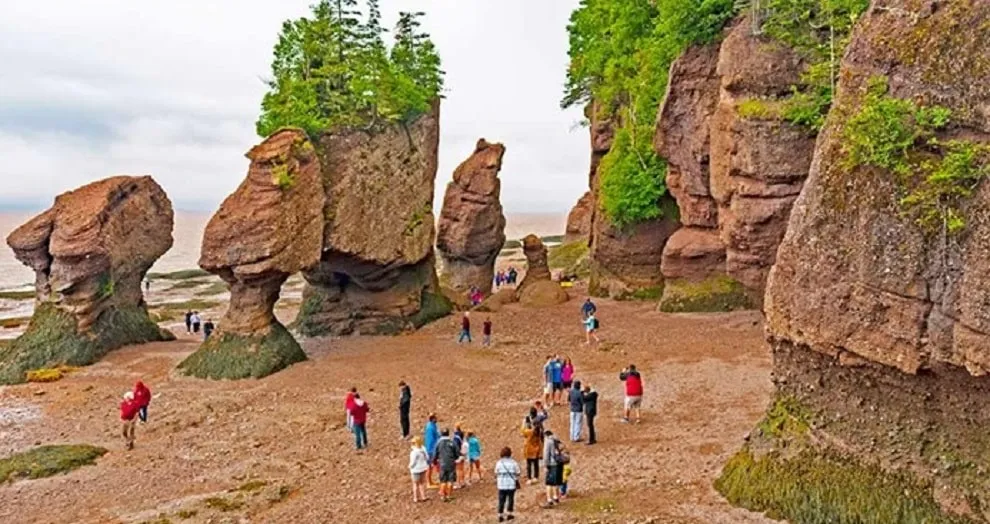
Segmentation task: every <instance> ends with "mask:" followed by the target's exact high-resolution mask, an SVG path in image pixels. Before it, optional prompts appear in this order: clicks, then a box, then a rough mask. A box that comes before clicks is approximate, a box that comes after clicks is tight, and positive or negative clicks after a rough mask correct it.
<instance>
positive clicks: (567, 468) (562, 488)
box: [560, 462, 571, 498]
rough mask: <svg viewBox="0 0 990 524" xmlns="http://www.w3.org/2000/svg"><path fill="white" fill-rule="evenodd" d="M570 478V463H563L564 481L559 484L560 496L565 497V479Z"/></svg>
mask: <svg viewBox="0 0 990 524" xmlns="http://www.w3.org/2000/svg"><path fill="white" fill-rule="evenodd" d="M569 478H571V463H570V462H568V463H567V464H564V478H563V481H564V483H563V484H561V485H560V498H566V497H567V479H569Z"/></svg>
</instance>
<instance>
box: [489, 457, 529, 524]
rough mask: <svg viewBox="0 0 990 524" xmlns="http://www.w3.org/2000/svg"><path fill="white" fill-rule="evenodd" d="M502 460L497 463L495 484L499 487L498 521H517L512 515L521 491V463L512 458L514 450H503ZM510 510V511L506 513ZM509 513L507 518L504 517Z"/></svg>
mask: <svg viewBox="0 0 990 524" xmlns="http://www.w3.org/2000/svg"><path fill="white" fill-rule="evenodd" d="M499 456H500V458H499V459H498V462H496V463H495V482H496V485H497V487H498V521H499V522H504V521H506V520H513V519H515V518H516V517H515V515H513V514H512V512H513V510H515V505H516V490H517V489H519V476H520V475H522V471H520V470H519V463H518V462H516V461H515V460H514V459H513V458H512V449H510V448H508V447H504V448H502V452H501V453H499ZM505 510H508V511H505ZM505 513H508V515H507V516H504V517H503V515H504V514H505Z"/></svg>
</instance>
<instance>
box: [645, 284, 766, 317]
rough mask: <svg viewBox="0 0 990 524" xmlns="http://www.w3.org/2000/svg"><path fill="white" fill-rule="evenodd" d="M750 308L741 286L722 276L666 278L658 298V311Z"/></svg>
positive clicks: (711, 310)
mask: <svg viewBox="0 0 990 524" xmlns="http://www.w3.org/2000/svg"><path fill="white" fill-rule="evenodd" d="M752 307H753V304H752V302H751V301H750V299H749V297H748V296H747V295H746V289H745V288H744V287H743V285H742V284H740V283H739V282H738V281H736V280H735V279H733V278H731V277H728V276H725V275H720V276H714V277H709V278H707V279H705V280H702V281H701V282H691V281H688V280H670V281H667V282H666V284H665V286H664V290H663V297H662V298H661V299H660V311H663V312H665V313H700V312H724V311H735V310H739V309H752Z"/></svg>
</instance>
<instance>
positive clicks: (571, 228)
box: [564, 191, 595, 244]
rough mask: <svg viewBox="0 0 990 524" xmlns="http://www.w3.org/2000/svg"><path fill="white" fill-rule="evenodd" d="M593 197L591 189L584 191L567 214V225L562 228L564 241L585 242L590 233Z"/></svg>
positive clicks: (566, 242)
mask: <svg viewBox="0 0 990 524" xmlns="http://www.w3.org/2000/svg"><path fill="white" fill-rule="evenodd" d="M594 205H595V201H594V197H593V196H592V194H591V191H587V192H585V193H584V194H583V195H581V198H579V199H578V201H577V203H576V204H574V207H573V208H571V211H570V213H568V214H567V227H566V229H565V230H564V243H565V244H570V243H571V242H585V243H587V242H588V240H589V237H590V235H591V217H592V215H593V214H594Z"/></svg>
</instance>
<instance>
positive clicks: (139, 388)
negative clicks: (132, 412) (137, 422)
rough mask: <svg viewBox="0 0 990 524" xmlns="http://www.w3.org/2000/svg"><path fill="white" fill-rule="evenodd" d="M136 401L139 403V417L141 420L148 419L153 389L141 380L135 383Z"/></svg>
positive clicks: (134, 393) (145, 420)
mask: <svg viewBox="0 0 990 524" xmlns="http://www.w3.org/2000/svg"><path fill="white" fill-rule="evenodd" d="M132 393H133V395H134V402H136V403H137V405H138V418H140V419H141V422H147V421H148V404H151V390H150V389H148V386H145V385H144V382H141V381H140V380H139V381H137V384H134V391H133V392H132Z"/></svg>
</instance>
